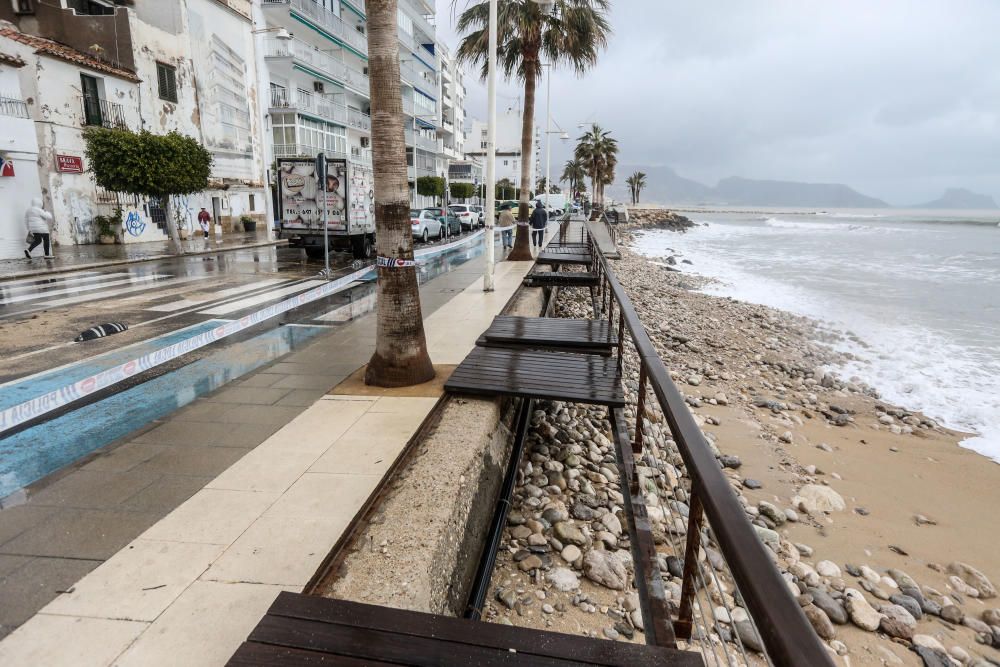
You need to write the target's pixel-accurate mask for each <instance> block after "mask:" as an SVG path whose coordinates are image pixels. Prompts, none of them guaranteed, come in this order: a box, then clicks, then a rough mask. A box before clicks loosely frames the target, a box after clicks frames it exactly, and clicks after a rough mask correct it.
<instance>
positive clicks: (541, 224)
mask: <svg viewBox="0 0 1000 667" xmlns="http://www.w3.org/2000/svg"><path fill="white" fill-rule="evenodd" d="M528 223H529V224H530V225H531V245H532V246H538V247H539V248H541V247H542V241H543V240H545V228H546V227H547V226H548V224H549V214H548V213H547V212H546V211H545V207H544V206H542V202H541V200H538V201H537V202H535V210H534V211H532V212H531V219H530V220H529V221H528Z"/></svg>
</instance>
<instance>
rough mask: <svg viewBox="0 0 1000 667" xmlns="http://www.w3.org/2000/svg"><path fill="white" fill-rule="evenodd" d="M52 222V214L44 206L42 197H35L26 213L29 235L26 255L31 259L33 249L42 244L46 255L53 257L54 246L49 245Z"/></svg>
mask: <svg viewBox="0 0 1000 667" xmlns="http://www.w3.org/2000/svg"><path fill="white" fill-rule="evenodd" d="M51 223H52V214H51V213H49V212H48V211H46V210H45V209H44V208H43V207H42V200H41V198H40V197H35V198H34V199H32V200H31V206H29V207H28V210H27V212H26V213H25V214H24V227H25V229H26V230H27V231H28V236H27V237H26V238H25V241H26V242H27V243H28V249H27V250H25V251H24V256H25V257H27V258H28V259H31V251H32V250H34V249H35V248H37V247H38V246H39V244H41V245H42V250H43V251H44V252H45V257H47V258H49V259H51V258H52V257H54V255H53V254H52V248H51V246H50V245H49V244H50V240H49V225H50V224H51Z"/></svg>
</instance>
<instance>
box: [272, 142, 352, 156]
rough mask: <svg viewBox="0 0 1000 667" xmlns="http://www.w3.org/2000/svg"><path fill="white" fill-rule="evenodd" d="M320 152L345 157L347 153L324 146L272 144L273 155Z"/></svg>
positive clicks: (310, 154)
mask: <svg viewBox="0 0 1000 667" xmlns="http://www.w3.org/2000/svg"><path fill="white" fill-rule="evenodd" d="M320 153H326V154H327V156H328V157H347V153H341V152H338V151H335V150H331V149H330V148H326V147H324V146H312V145H310V144H274V157H316V156H317V155H319V154H320Z"/></svg>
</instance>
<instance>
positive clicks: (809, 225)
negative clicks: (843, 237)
mask: <svg viewBox="0 0 1000 667" xmlns="http://www.w3.org/2000/svg"><path fill="white" fill-rule="evenodd" d="M764 225H765V226H767V227H774V228H776V229H811V230H814V231H843V230H845V229H849V226H848V225H838V224H837V223H833V222H799V221H794V220H782V219H781V218H767V219H765V220H764Z"/></svg>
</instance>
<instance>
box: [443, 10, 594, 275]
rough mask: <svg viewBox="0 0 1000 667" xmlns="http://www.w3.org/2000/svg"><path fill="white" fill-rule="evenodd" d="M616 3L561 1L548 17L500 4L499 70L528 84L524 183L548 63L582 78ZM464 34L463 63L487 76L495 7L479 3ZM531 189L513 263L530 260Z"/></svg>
mask: <svg viewBox="0 0 1000 667" xmlns="http://www.w3.org/2000/svg"><path fill="white" fill-rule="evenodd" d="M610 5H611V3H610V0H555V6H554V8H553V10H552V11H551V12H550V13H548V14H545V13H543V12H542V9H541V7H540V6H539V4H538V3H536V2H534V0H499V2H498V12H497V34H498V35H499V43H498V46H497V59H498V67H499V68H500V70H502V71H503V73H504V75H505V76H506V77H507V78H511V77H514V76H516V77H517V78H518V79H520V80H522V81H524V116H523V117H522V122H521V155H522V156H523V158H524V159H522V160H521V183H530V182H531V160H529V159H528V156H530V155H532V154H533V152H532V150H531V147H532V146H531V145H532V139H533V137H534V120H535V82H536V80H537V79H538V77H539V76H540V75H541V73H542V60H543V59H544V60H546V61H548V62H549V63H552V64H553V65H556V64H559V63H567V64H569V65H570V66H571V67H572V68H573V69H574V70H575V71H576V73H577V74H579V75H582V74H583V73H584V72H586V71H587V69H588V68H590V67H591V66H593V65H594V63H596V62H597V56H598V54H599V53H600V51H601V49H603V48H604V47H605V46H606V45H607V42H608V35H610V34H611V25H610V23H608V19H607V12H608V9H609V7H610ZM458 32H459V33H465V38H464V39H463V40H462V43H461V44H460V45H459V47H458V59H459V61H462V62H471V63H474V64H478V65H480V66H481V68H482V76H483V78H484V79H485V78H486V75H487V73H488V72H487V68H488V64H487V55H488V49H489V3H488V2H479V3H477V4H475V5H473V6H471V7H469V8H468V9H466V10H465V11H464V12H462V14H461V16H459V18H458ZM529 194H530V193H529V192H528V188H527V187H524V188H521V197H520V203H521V206H520V208H519V211H518V213H519V215H518V219H519V220H520V221H521V222H522V223H525V224H519V225H518V226H517V237H516V240H515V242H514V249H513V250H512V251H511V253H510V254H509V255H508V256H507V259H510V260H515V261H516V260H530V259H531V249H530V248H529V246H528V228H527V226H526V225H527V221H528V208H529V207H528V201H529V196H528V195H529Z"/></svg>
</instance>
